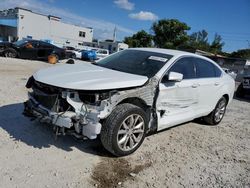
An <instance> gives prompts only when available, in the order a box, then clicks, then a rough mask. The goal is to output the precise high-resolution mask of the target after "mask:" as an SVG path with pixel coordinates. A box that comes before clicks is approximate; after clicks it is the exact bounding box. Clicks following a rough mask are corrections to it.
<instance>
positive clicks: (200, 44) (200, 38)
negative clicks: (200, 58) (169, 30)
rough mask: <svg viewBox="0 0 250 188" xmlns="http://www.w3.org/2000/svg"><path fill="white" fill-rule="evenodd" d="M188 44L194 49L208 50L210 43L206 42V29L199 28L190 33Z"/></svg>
mask: <svg viewBox="0 0 250 188" xmlns="http://www.w3.org/2000/svg"><path fill="white" fill-rule="evenodd" d="M188 45H189V46H190V47H193V48H195V49H199V50H204V51H208V50H209V49H210V44H209V42H208V32H207V31H206V30H201V31H198V32H194V33H192V34H191V35H190V38H189V41H188Z"/></svg>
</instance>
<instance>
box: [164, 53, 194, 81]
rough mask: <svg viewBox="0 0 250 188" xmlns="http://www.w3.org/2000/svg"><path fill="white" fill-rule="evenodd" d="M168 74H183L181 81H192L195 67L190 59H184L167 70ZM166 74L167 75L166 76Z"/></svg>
mask: <svg viewBox="0 0 250 188" xmlns="http://www.w3.org/2000/svg"><path fill="white" fill-rule="evenodd" d="M170 72H178V73H181V74H183V79H193V78H195V77H196V76H195V66H194V63H193V61H192V58H191V57H184V58H181V59H179V60H177V62H175V63H174V65H173V66H172V67H171V68H170V69H169V70H168V73H170ZM168 73H167V74H168Z"/></svg>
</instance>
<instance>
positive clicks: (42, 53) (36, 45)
mask: <svg viewBox="0 0 250 188" xmlns="http://www.w3.org/2000/svg"><path fill="white" fill-rule="evenodd" d="M0 54H1V55H3V56H4V57H12V58H15V57H18V58H23V59H35V60H48V57H49V56H50V55H54V56H55V58H56V59H57V60H59V59H64V58H65V57H66V52H65V50H64V49H62V48H59V47H57V46H55V45H53V44H50V43H47V42H44V41H39V40H25V39H24V40H20V41H17V42H14V43H10V42H1V43H0Z"/></svg>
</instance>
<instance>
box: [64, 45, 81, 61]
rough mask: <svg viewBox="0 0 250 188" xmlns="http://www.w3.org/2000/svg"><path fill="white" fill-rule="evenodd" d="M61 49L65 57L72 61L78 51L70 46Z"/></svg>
mask: <svg viewBox="0 0 250 188" xmlns="http://www.w3.org/2000/svg"><path fill="white" fill-rule="evenodd" d="M63 49H65V52H66V56H67V57H68V58H73V59H76V53H78V52H79V51H80V50H79V49H76V48H74V47H72V46H64V47H63Z"/></svg>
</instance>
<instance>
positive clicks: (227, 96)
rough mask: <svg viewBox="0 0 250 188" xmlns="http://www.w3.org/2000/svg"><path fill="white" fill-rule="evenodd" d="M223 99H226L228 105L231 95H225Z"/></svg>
mask: <svg viewBox="0 0 250 188" xmlns="http://www.w3.org/2000/svg"><path fill="white" fill-rule="evenodd" d="M223 97H225V99H226V100H227V103H228V101H229V95H228V94H225V95H223Z"/></svg>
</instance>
